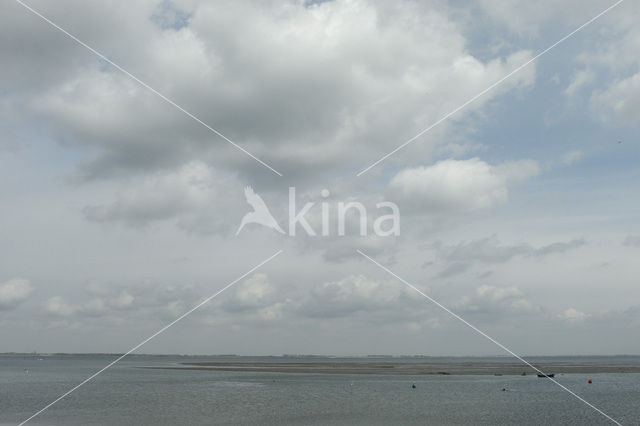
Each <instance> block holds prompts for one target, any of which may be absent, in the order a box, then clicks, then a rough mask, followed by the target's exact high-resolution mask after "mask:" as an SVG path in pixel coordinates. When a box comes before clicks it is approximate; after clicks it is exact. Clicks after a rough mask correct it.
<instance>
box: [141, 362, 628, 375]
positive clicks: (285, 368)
mask: <svg viewBox="0 0 640 426" xmlns="http://www.w3.org/2000/svg"><path fill="white" fill-rule="evenodd" d="M535 366H536V367H537V368H539V369H540V370H541V371H544V372H545V373H555V374H595V373H640V362H638V361H636V362H629V363H624V364H622V363H613V364H605V363H587V362H585V363H575V362H574V363H564V362H549V363H544V362H543V363H536V364H535ZM141 368H150V369H164V370H188V371H193V370H200V371H234V372H253V373H298V374H300V373H302V374H376V375H378V374H382V375H411V376H416V375H536V374H537V372H536V371H535V370H533V369H532V368H530V367H527V366H526V365H524V364H522V363H517V362H511V361H505V362H499V361H496V362H480V361H478V362H445V361H443V362H393V361H387V362H377V361H367V360H365V359H362V360H354V361H350V362H342V361H336V362H330V361H329V362H314V361H308V362H184V363H181V365H180V366H175V365H173V366H146V367H141ZM523 373H524V374H523Z"/></svg>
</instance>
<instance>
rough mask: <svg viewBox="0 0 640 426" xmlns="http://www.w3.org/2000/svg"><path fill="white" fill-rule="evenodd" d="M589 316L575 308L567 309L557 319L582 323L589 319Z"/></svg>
mask: <svg viewBox="0 0 640 426" xmlns="http://www.w3.org/2000/svg"><path fill="white" fill-rule="evenodd" d="M590 316H591V315H589V314H587V313H584V312H582V311H579V310H577V309H575V308H569V309H567V310H565V311H564V312H562V313H561V314H559V315H558V318H560V319H563V320H565V321H569V322H582V321H584V320H586V319H587V318H589V317H590Z"/></svg>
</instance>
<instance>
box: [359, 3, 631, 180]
mask: <svg viewBox="0 0 640 426" xmlns="http://www.w3.org/2000/svg"><path fill="white" fill-rule="evenodd" d="M623 1H624V0H618V1H617V2H615V3H614V4H613V5H611V6H609V7H608V8H606V9H605V10H603V11H602V12H600V13H598V14H597V15H596V16H594V17H593V18H591V19H589V20H588V21H587V22H585V23H584V24H582V25H580V26H579V27H578V28H576V29H575V30H573V31H571V32H570V33H569V34H567V35H566V36H564V37H562V38H561V39H560V40H558V41H556V42H555V43H553V44H552V45H551V46H549V47H547V48H546V49H544V50H543V51H542V52H540V53H538V54H537V55H536V56H534V57H533V58H531V59H529V60H528V61H527V62H525V63H524V64H522V65H520V66H519V67H517V68H516V69H514V70H513V71H511V72H510V73H509V74H507V75H505V76H504V77H502V78H501V79H500V80H498V81H496V82H495V83H493V84H492V85H491V86H489V87H487V88H486V89H484V90H483V91H481V92H480V93H478V94H477V95H475V96H474V97H472V98H471V99H469V100H468V101H466V102H465V103H463V104H462V105H460V106H458V107H457V108H455V109H454V110H453V111H451V112H449V113H448V114H446V115H445V116H443V117H442V118H440V119H439V120H438V121H436V122H435V123H433V124H432V125H430V126H429V127H427V128H426V129H424V130H422V131H420V132H419V133H418V134H417V135H415V136H413V137H412V138H411V139H409V140H407V141H406V142H404V143H403V144H401V145H399V146H398V147H397V148H395V149H394V150H393V151H391V152H389V153H388V154H385V155H383V156H382V157H381V158H379V159H378V160H377V161H375V162H373V163H371V164H370V165H369V166H368V167H366V168H364V169H362V170H360V171H359V172H358V173H357V174H356V176H360V175H362V174H364V173H366V172H367V171H369V170H370V169H372V168H373V167H375V166H377V165H378V164H380V163H381V162H383V161H384V160H386V159H387V158H389V157H390V156H392V155H393V154H395V153H396V152H398V151H400V150H401V149H402V148H404V147H405V146H407V145H409V144H410V143H412V142H413V141H415V140H416V139H418V138H419V137H420V136H422V135H424V134H425V133H427V132H428V131H429V130H431V129H433V128H434V127H436V126H438V125H439V124H440V123H442V122H443V121H446V120H447V119H448V118H449V117H451V116H452V115H454V114H455V113H457V112H458V111H460V110H462V109H464V108H466V107H467V106H468V105H469V104H471V103H473V102H475V101H476V100H477V99H478V98H480V97H482V96H483V95H484V94H486V93H487V92H489V91H491V90H492V89H494V88H496V87H497V86H499V85H500V84H501V83H502V82H504V81H505V80H507V79H508V78H509V77H511V76H512V75H514V74H516V73H518V72H519V71H521V70H522V69H523V68H525V67H527V66H528V65H529V64H531V63H532V62H534V61H535V60H536V59H538V58H539V57H541V56H542V55H544V54H545V53H547V52H549V51H550V50H552V49H553V48H555V47H556V46H558V45H559V44H560V43H562V42H564V41H565V40H567V39H568V38H570V37H571V36H573V35H574V34H575V33H577V32H578V31H580V30H582V29H583V28H584V27H586V26H587V25H589V24H591V23H592V22H593V21H595V20H596V19H598V18H600V17H601V16H602V15H604V14H606V13H607V12H609V11H610V10H611V9H613V8H614V7H616V6H618V5H619V4H620V3H622V2H623Z"/></svg>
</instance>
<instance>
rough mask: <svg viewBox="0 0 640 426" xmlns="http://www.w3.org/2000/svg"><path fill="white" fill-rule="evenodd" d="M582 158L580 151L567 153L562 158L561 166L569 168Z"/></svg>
mask: <svg viewBox="0 0 640 426" xmlns="http://www.w3.org/2000/svg"><path fill="white" fill-rule="evenodd" d="M583 156H584V154H583V153H582V151H580V150H575V151H569V152H567V153H566V154H565V155H564V156H563V157H562V164H564V165H565V166H571V165H573V164H575V163H577V162H579V161H580V160H582V157H583Z"/></svg>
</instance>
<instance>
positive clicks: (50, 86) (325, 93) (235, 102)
mask: <svg viewBox="0 0 640 426" xmlns="http://www.w3.org/2000/svg"><path fill="white" fill-rule="evenodd" d="M92 5H93V6H96V5H95V3H92ZM93 6H92V7H93ZM89 9H90V8H89V7H83V8H74V9H73V10H74V16H73V17H70V18H69V17H66V15H65V19H58V18H59V17H58V15H57V13H56V12H55V11H52V10H49V8H48V7H44V8H43V11H44V12H45V14H46V15H49V16H52V17H53V18H54V20H56V21H58V22H62V23H63V24H64V23H65V22H68V20H69V19H71V20H73V21H74V22H75V21H79V22H82V20H83V14H84V15H91V16H84V18H85V20H86V22H92V21H95V20H96V19H95V17H94V16H92V14H93V13H94V12H95V13H98V12H100V13H103V14H104V15H105V16H102V17H101V20H100V21H101V22H103V23H104V25H105V26H106V25H107V24H108V23H110V22H118V25H117V27H118V28H120V32H121V33H123V34H126V35H127V38H126V39H128V40H136V43H135V48H136V49H135V52H145V54H144V55H138V54H135V53H133V52H131V51H129V50H128V48H130V46H128V45H127V43H120V44H119V45H118V44H116V43H115V40H112V39H111V37H110V36H109V35H107V34H102V33H100V34H99V35H98V36H96V37H92V31H91V28H88V27H87V26H86V25H82V27H81V28H82V29H83V30H84V32H82V33H79V34H78V35H79V36H80V37H81V38H83V37H84V38H90V39H91V40H93V41H95V43H94V44H95V45H96V47H98V48H100V50H105V49H111V50H105V52H106V53H107V56H109V57H117V58H119V59H120V58H122V59H123V60H120V61H119V62H120V63H121V64H122V65H123V66H125V68H128V69H131V70H134V71H135V74H136V75H138V76H140V77H141V78H142V79H143V80H146V81H148V82H149V83H150V84H151V85H152V86H154V87H157V88H158V89H160V90H161V91H162V92H163V93H165V94H167V95H168V96H169V97H170V98H172V99H175V100H176V101H178V102H179V103H180V104H182V105H184V106H185V107H187V109H188V110H190V111H192V112H194V113H196V115H198V116H199V117H200V118H201V119H202V120H203V121H205V122H207V123H210V124H211V125H212V126H213V127H215V128H217V129H218V130H220V131H221V132H222V133H224V134H225V135H227V136H229V137H231V138H232V139H233V140H234V141H236V142H238V143H240V144H241V145H242V146H244V147H245V148H247V149H249V150H250V151H251V152H253V153H255V154H257V155H258V156H259V157H261V158H264V159H266V160H267V161H268V162H270V163H273V164H274V165H275V166H276V168H280V169H282V170H283V171H284V172H285V173H286V174H287V175H290V176H306V175H309V174H310V173H318V172H320V171H323V172H325V171H326V170H327V169H331V168H334V167H344V164H345V163H346V162H349V163H352V162H353V158H354V156H353V155H349V154H354V153H359V155H358V156H357V157H358V158H359V159H361V163H362V164H365V163H366V161H368V158H363V154H364V155H365V156H367V157H369V158H372V159H373V158H374V157H375V156H377V155H379V154H381V153H384V152H386V151H388V150H389V143H391V142H390V141H397V140H400V139H403V138H408V137H410V136H412V135H413V134H415V133H417V132H418V131H419V130H421V128H422V127H424V126H426V125H428V124H429V123H430V122H433V121H435V120H436V119H438V118H440V117H441V116H442V115H444V114H445V113H447V112H449V111H450V110H451V109H453V108H455V107H457V106H458V105H460V104H461V103H463V102H464V101H466V100H467V99H469V98H470V97H471V96H473V95H475V94H476V93H478V92H479V91H481V90H483V89H485V88H486V87H487V86H488V85H490V84H492V83H493V82H495V81H496V80H498V79H499V78H500V77H502V76H504V75H505V74H506V73H508V72H509V71H510V70H512V69H514V68H516V67H517V66H519V65H520V64H522V63H524V62H526V61H527V60H528V59H530V58H531V54H530V52H528V51H526V50H521V51H513V52H510V53H509V54H507V55H504V56H494V57H491V58H488V59H486V60H482V59H480V58H477V57H474V56H473V55H472V54H470V52H469V51H468V50H467V47H466V39H465V36H464V34H463V31H462V30H461V28H459V27H458V25H456V23H454V22H453V21H452V20H451V18H450V15H449V13H448V10H447V8H446V7H444V6H443V7H441V8H426V7H423V6H422V5H420V4H419V3H418V2H406V3H403V4H402V5H391V4H387V3H384V2H376V1H364V0H358V1H342V0H337V1H332V2H322V3H317V4H313V5H306V4H304V2H252V1H242V2H237V1H224V2H222V3H218V4H216V5H215V6H214V5H211V4H209V3H207V2H196V3H193V4H190V7H189V9H188V10H181V9H179V8H175V7H173V6H171V7H168V6H166V5H165V6H164V7H161V9H160V10H158V6H157V3H155V4H154V2H145V3H142V4H140V5H138V6H137V7H135V8H131V10H127V12H128V13H129V14H128V15H125V10H124V8H120V7H115V8H113V9H111V8H104V7H102V6H99V5H98V6H97V7H95V9H93V10H92V11H89ZM140 22H144V25H140ZM31 27H32V25H24V26H23V27H21V26H17V25H16V26H11V27H9V28H5V29H4V31H3V32H4V33H5V37H6V39H11V40H14V41H15V40H19V41H21V42H22V43H27V41H30V38H29V37H27V36H28V35H29V34H27V33H26V32H28V31H29V30H27V29H26V28H29V29H30V28H31ZM21 28H24V31H25V33H22V34H21V33H20V29H21ZM99 29H101V30H102V26H100V27H99ZM6 33H9V34H6ZM48 38H49V39H51V38H52V37H48ZM58 38H59V39H60V40H58ZM58 38H56V44H65V42H66V44H68V45H69V46H72V45H73V44H72V43H69V42H68V41H67V40H64V38H63V37H62V36H60V37H58ZM25 40H26V41H25ZM119 40H121V39H119ZM247 40H251V42H247ZM443 41H446V43H444V42H443ZM14 43H15V42H14ZM69 46H67V48H66V49H64V55H63V57H62V59H60V60H59V61H56V63H57V62H61V63H62V65H61V64H56V66H59V67H61V68H62V69H63V70H65V69H64V63H65V62H66V63H69V64H72V65H73V66H71V65H70V66H68V68H67V69H66V70H65V71H66V73H62V72H60V73H55V74H53V75H51V76H46V78H44V79H43V78H41V76H38V78H40V81H39V82H38V85H37V86H34V87H36V88H37V89H35V90H30V91H29V93H28V94H23V95H26V96H23V97H15V98H13V97H12V98H11V100H12V102H15V103H17V104H20V105H22V107H23V108H24V109H25V110H26V111H27V112H31V113H32V114H34V115H35V116H37V117H41V118H44V119H45V120H46V122H47V123H48V126H49V128H50V130H51V131H52V134H53V136H54V137H55V138H56V139H57V140H59V141H61V142H64V143H65V144H67V145H71V146H83V147H84V146H89V147H91V148H92V150H91V151H90V152H92V153H93V154H94V156H92V157H89V156H88V157H86V158H85V161H84V167H83V169H82V173H83V176H85V177H96V176H102V177H104V176H114V175H117V174H120V173H123V172H131V171H140V170H145V169H152V170H153V169H158V168H167V167H174V168H175V167H177V166H178V165H179V164H184V163H186V162H188V161H190V160H192V159H193V158H194V157H199V158H200V159H202V160H203V161H205V162H207V163H209V164H212V165H215V166H216V167H219V168H222V169H227V170H228V169H229V168H230V167H233V168H234V170H241V171H244V172H245V173H248V174H250V175H258V176H262V174H263V172H264V171H263V170H261V167H262V166H260V165H259V164H257V163H254V161H253V160H251V159H250V158H248V157H247V156H245V155H244V154H242V153H240V152H238V151H237V150H235V149H233V148H231V147H230V146H229V145H228V144H227V143H226V142H225V141H223V140H221V139H220V138H219V137H217V136H216V135H214V134H212V133H211V132H209V131H208V130H206V129H203V128H202V127H201V126H199V125H198V124H197V123H195V122H193V121H191V120H189V119H188V118H186V117H185V116H184V115H183V114H182V113H181V112H179V111H176V110H174V109H173V108H172V107H170V106H168V105H167V104H165V103H164V102H163V101H162V100H161V99H158V98H157V97H155V95H152V94H150V93H149V92H148V91H147V90H146V89H144V88H142V87H140V86H139V85H137V83H134V82H132V81H131V80H130V79H129V78H128V77H126V76H124V75H122V74H121V73H120V72H118V71H117V70H114V69H112V68H110V67H108V66H104V64H100V63H99V62H98V61H96V60H95V59H94V58H91V57H90V56H89V55H87V53H86V52H81V51H79V52H78V51H77V50H78V48H77V46H72V47H73V49H72V48H69ZM13 49H15V47H14V48H13ZM74 49H75V50H74ZM73 52H76V53H77V54H78V56H79V57H81V58H84V59H82V60H80V59H76V60H75V62H74V61H71V60H68V59H69V58H68V56H69V55H71V54H72V53H73ZM391 57H392V58H393V61H391V62H390V61H389V58H391ZM20 59H21V61H19V64H22V65H23V66H24V67H25V68H29V69H34V68H41V67H39V66H37V65H38V60H37V59H38V58H37V56H36V55H30V56H28V57H22V58H20ZM50 62H53V60H49V61H45V62H44V63H47V65H49V63H50ZM78 62H79V63H80V64H81V65H78ZM23 78H25V76H23ZM34 79H35V77H34ZM534 79H535V65H531V66H529V67H527V68H526V69H524V70H522V72H519V73H518V74H517V75H514V76H513V78H511V79H509V80H508V81H506V82H505V83H504V84H502V85H500V87H499V88H498V90H496V91H492V92H489V93H487V94H486V95H485V96H483V97H482V98H481V99H479V100H478V101H477V102H475V103H474V104H473V105H470V106H469V108H467V109H465V111H464V112H462V114H467V113H471V112H473V111H476V110H479V109H480V108H482V106H484V105H486V103H487V102H489V101H490V100H491V99H493V98H495V97H496V96H499V95H500V94H501V93H505V92H506V91H508V90H509V89H512V88H514V87H518V88H523V87H528V86H530V85H531V84H532V83H533V81H534ZM434 99H437V102H433V101H432V100H434ZM300 140H305V141H306V142H307V143H304V144H302V143H300ZM420 145H421V146H418V145H417V144H416V146H415V147H414V148H412V149H413V150H421V151H423V152H429V150H430V149H431V148H432V147H433V145H434V142H429V141H423V142H421V144H420ZM363 148H366V150H364V149H363ZM400 157H403V158H405V159H407V158H408V159H412V158H413V157H411V156H408V157H405V154H404V153H401V154H400ZM358 166H360V162H358ZM256 169H257V171H256Z"/></svg>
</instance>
